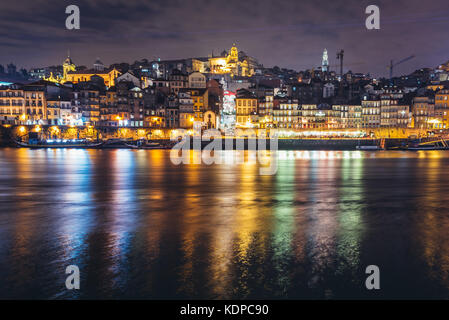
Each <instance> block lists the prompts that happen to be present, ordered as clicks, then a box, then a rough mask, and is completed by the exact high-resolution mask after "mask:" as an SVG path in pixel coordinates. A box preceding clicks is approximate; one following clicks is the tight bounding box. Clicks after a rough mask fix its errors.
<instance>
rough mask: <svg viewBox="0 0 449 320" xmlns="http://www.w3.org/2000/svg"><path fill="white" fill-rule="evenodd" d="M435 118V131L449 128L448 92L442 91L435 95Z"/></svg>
mask: <svg viewBox="0 0 449 320" xmlns="http://www.w3.org/2000/svg"><path fill="white" fill-rule="evenodd" d="M435 118H437V119H438V121H439V122H438V123H436V124H435V126H434V128H435V129H447V128H449V90H448V89H443V90H440V91H438V92H437V93H436V94H435Z"/></svg>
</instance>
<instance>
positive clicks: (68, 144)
mask: <svg viewBox="0 0 449 320" xmlns="http://www.w3.org/2000/svg"><path fill="white" fill-rule="evenodd" d="M103 143H104V142H101V141H100V142H93V141H89V140H78V139H57V140H31V141H28V142H23V141H15V144H16V145H17V147H19V148H30V149H42V148H44V149H75V148H76V149H95V148H100V147H101V146H102V145H103Z"/></svg>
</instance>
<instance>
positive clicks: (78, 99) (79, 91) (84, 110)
mask: <svg viewBox="0 0 449 320" xmlns="http://www.w3.org/2000/svg"><path fill="white" fill-rule="evenodd" d="M72 106H73V107H74V108H75V110H76V111H78V112H80V113H81V114H82V121H83V123H87V124H89V125H97V124H99V122H100V90H99V89H98V88H97V87H96V86H95V85H93V84H91V83H82V84H80V85H79V86H76V87H75V89H74V91H73V97H72Z"/></svg>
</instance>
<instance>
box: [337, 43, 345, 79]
mask: <svg viewBox="0 0 449 320" xmlns="http://www.w3.org/2000/svg"><path fill="white" fill-rule="evenodd" d="M344 54H345V52H344V51H343V50H341V51H340V52H338V53H337V60H340V77H341V79H343V56H344Z"/></svg>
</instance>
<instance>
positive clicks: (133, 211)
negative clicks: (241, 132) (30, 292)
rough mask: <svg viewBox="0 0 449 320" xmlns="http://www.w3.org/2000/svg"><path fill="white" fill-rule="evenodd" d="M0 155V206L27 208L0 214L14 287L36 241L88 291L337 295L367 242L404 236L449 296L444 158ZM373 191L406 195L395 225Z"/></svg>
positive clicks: (352, 276) (28, 273)
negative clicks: (265, 172) (270, 166)
mask: <svg viewBox="0 0 449 320" xmlns="http://www.w3.org/2000/svg"><path fill="white" fill-rule="evenodd" d="M0 153H1V155H2V157H0V161H2V164H3V167H4V168H9V169H8V172H9V173H8V174H9V176H8V179H9V180H8V181H11V182H8V183H10V184H5V181H6V180H1V182H0V187H1V188H2V189H1V190H2V193H1V194H2V197H3V198H2V199H3V200H2V201H5V194H6V196H9V197H12V198H14V199H16V200H19V201H16V202H14V203H10V202H3V203H4V204H3V206H5V205H7V206H8V207H7V208H8V212H11V214H7V215H6V214H3V215H2V216H1V217H0V219H1V221H0V222H1V224H0V226H1V227H2V228H3V229H2V230H3V232H2V237H0V239H2V243H0V255H2V256H6V257H7V259H8V260H9V261H10V263H11V268H12V269H14V272H15V274H14V275H13V276H10V277H8V279H9V280H8V281H12V282H13V283H14V286H26V285H27V284H26V281H32V274H33V268H32V267H31V266H30V262H34V261H35V259H38V257H37V256H36V254H35V252H36V243H37V245H38V246H48V249H47V250H48V251H51V252H56V253H57V255H55V257H57V258H54V260H52V261H51V262H46V261H42V262H39V264H40V265H43V266H45V267H47V268H53V267H54V266H57V268H60V269H61V270H62V269H63V265H65V264H67V263H68V262H70V263H72V262H73V263H79V264H80V265H82V266H84V267H85V268H87V270H88V271H87V272H88V277H87V280H88V281H90V283H91V285H90V286H88V288H89V289H90V290H91V291H90V293H87V294H86V296H89V294H90V296H96V295H101V294H103V293H105V292H108V294H109V295H110V296H114V292H119V293H122V294H125V293H126V294H128V295H129V296H133V295H132V292H139V294H142V295H144V294H146V295H147V296H152V297H153V296H154V297H157V296H158V292H159V291H160V290H165V291H164V294H165V295H164V297H167V296H168V297H169V296H173V297H212V298H245V297H246V298H248V297H249V298H250V297H260V296H268V297H285V296H287V295H289V294H291V293H292V290H303V291H301V292H302V293H301V294H302V295H301V296H307V294H308V293H309V292H311V291H309V290H322V291H323V292H324V291H325V293H323V292H321V291H320V292H321V293H322V295H323V296H327V297H334V295H335V294H338V290H336V288H334V287H333V284H334V282H335V281H337V282H339V281H340V282H341V283H349V282H351V281H352V282H353V281H355V282H357V281H359V278H360V277H362V276H364V275H360V274H358V273H357V272H358V271H359V270H360V268H361V267H363V265H364V264H366V263H367V261H366V260H364V254H363V248H367V247H369V248H371V247H373V246H375V244H372V243H370V244H368V246H367V244H366V243H364V242H365V241H366V239H367V234H369V239H371V240H370V241H373V240H372V239H376V241H379V243H381V244H382V245H381V246H380V247H382V246H387V245H388V244H386V243H385V241H388V239H395V238H396V237H397V235H396V234H394V235H393V234H389V232H395V233H398V232H399V233H401V237H406V238H407V239H408V241H409V242H410V243H413V244H415V246H413V247H412V248H411V249H410V248H409V250H412V253H411V254H410V255H409V256H405V257H406V258H407V259H412V258H413V259H416V260H413V261H414V262H416V263H417V264H419V263H421V262H422V263H423V264H425V266H426V269H425V270H424V269H423V270H419V271H420V272H422V274H420V275H418V276H421V277H422V278H426V277H429V278H431V279H433V281H435V283H438V285H439V286H442V287H444V288H449V241H448V240H449V236H448V233H447V230H448V227H449V216H448V214H447V212H448V210H449V208H448V200H449V199H448V197H449V196H448V192H449V184H448V181H449V179H448V177H447V174H446V172H445V170H444V168H445V167H446V166H447V165H448V159H449V155H448V153H444V152H440V151H435V152H434V151H431V152H417V153H411V152H400V151H398V152H362V151H355V152H350V151H279V152H278V153H277V156H278V158H279V162H278V165H279V167H278V171H277V173H276V174H275V175H274V176H261V175H260V174H259V169H260V164H258V163H257V162H255V161H252V162H246V163H243V164H238V163H235V162H232V163H229V162H230V159H231V158H232V159H235V156H236V154H232V155H231V153H224V154H223V158H224V159H228V160H225V161H223V163H222V164H216V165H211V166H206V165H198V164H191V165H179V166H175V165H174V164H172V163H171V162H170V159H169V153H168V152H167V151H164V150H152V151H142V150H141V151H133V150H111V151H104V150H89V151H87V150H48V151H46V150H26V149H18V150H11V149H5V150H0ZM193 156H194V155H191V158H192V157H193ZM248 156H249V157H251V155H249V154H247V153H246V154H244V157H245V158H244V159H248ZM5 177H6V175H5ZM379 181H382V183H383V184H382V185H379V184H378V183H379ZM385 181H387V182H388V183H387V184H385ZM404 190H405V191H406V192H404ZM370 192H380V193H384V194H385V196H389V195H391V194H392V193H393V194H397V195H398V197H404V195H405V196H407V197H408V198H407V199H406V201H404V204H403V206H404V209H403V210H401V211H395V215H396V216H394V217H393V216H392V215H388V214H382V215H378V213H377V212H376V211H375V209H376V208H377V207H382V206H383V204H382V203H375V204H372V203H371V202H370V201H374V200H376V201H377V198H378V197H373V195H372V194H370ZM379 198H380V199H382V197H381V196H379ZM373 199H374V200H373ZM5 203H6V204H5ZM382 208H384V209H385V210H389V207H388V206H383V207H382ZM387 213H388V212H387ZM378 216H379V217H381V218H382V221H378V220H377V219H378ZM391 226H394V228H390V227H391ZM398 226H399V227H398ZM400 226H403V227H404V228H403V229H401V228H400ZM409 226H411V227H410V229H411V230H412V232H411V233H410V234H409V233H407V232H408V230H409V229H408V227H409ZM379 235H381V236H382V237H383V238H382V237H379ZM42 241H43V242H42ZM406 243H408V242H406ZM365 250H366V249H365ZM373 252H374V254H382V252H380V253H379V252H377V251H373ZM366 254H367V253H366V252H365V256H366ZM403 254H405V253H403ZM378 258H379V259H380V260H382V261H387V262H388V257H387V256H379V257H378ZM373 259H374V260H375V259H376V257H373ZM420 259H421V260H420ZM417 261H418V262H417ZM407 262H409V261H405V262H404V263H407ZM31 265H32V264H31ZM49 270H52V269H49ZM51 272H55V271H50V273H51ZM330 279H332V281H334V282H332V281H330ZM166 281H169V282H170V285H169V286H165V287H164V283H165V282H166ZM340 282H339V285H341V283H340ZM131 284H132V286H131ZM348 285H349V284H348ZM133 288H134V289H135V291H133ZM136 288H137V289H136ZM51 290H53V291H51V293H48V296H52V297H55V296H56V297H59V296H60V295H62V296H63V295H64V293H61V292H59V291H58V290H60V289H58V288H52V289H51ZM136 290H137V291H136ZM0 292H1V289H0ZM293 292H295V291H293ZM313 292H315V291H313ZM136 294H137V293H136ZM1 296H7V293H4V292H1Z"/></svg>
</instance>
